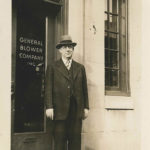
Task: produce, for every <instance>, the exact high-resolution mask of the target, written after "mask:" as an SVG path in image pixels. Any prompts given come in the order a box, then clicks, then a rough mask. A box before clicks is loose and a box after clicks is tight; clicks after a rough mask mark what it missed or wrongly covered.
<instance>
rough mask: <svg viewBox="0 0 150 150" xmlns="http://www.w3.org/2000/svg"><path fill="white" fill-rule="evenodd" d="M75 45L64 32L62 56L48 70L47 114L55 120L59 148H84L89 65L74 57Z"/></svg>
mask: <svg viewBox="0 0 150 150" xmlns="http://www.w3.org/2000/svg"><path fill="white" fill-rule="evenodd" d="M75 46H76V43H74V42H72V39H71V37H70V36H69V35H63V36H62V37H61V40H60V43H58V44H57V45H56V48H57V49H58V50H59V52H60V54H61V59H60V60H58V61H56V62H54V64H52V65H51V66H49V67H48V69H47V75H46V95H45V96H46V97H45V98H46V107H47V109H46V116H47V117H48V118H50V119H52V120H54V143H55V146H54V147H55V150H66V145H67V147H68V150H80V149H81V129H82V119H85V118H86V117H87V116H88V111H89V102H88V90H87V81H86V73H85V68H84V66H83V65H81V64H79V63H77V62H75V61H74V60H73V59H72V56H73V52H74V47H75Z"/></svg>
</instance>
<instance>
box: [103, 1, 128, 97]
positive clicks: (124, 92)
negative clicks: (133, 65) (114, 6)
mask: <svg viewBox="0 0 150 150" xmlns="http://www.w3.org/2000/svg"><path fill="white" fill-rule="evenodd" d="M108 1H109V0H107V7H108V5H109V3H108ZM118 1H119V0H118ZM123 1H125V18H124V19H125V35H122V27H121V26H122V18H121V17H123V16H122V14H121V12H120V10H122V5H121V7H120V4H118V24H119V26H118V28H119V30H118V32H119V34H118V36H119V37H118V38H119V39H117V40H118V43H117V44H119V47H118V48H119V63H118V64H119V67H120V68H119V69H120V73H119V81H118V82H119V83H118V85H119V88H116V87H115V88H114V87H111V86H106V85H105V95H108V96H130V95H131V94H130V85H129V42H128V40H129V39H128V17H129V16H128V0H122V2H123ZM104 14H111V13H110V12H106V11H105V12H104ZM112 14H113V13H112ZM116 32H117V31H116ZM105 33H106V29H105ZM123 36H125V45H123V44H122V43H123V42H122V41H123V40H122V38H124V37H123ZM104 37H105V36H104ZM123 46H124V47H123ZM104 49H105V48H104ZM105 69H106V67H105ZM105 78H106V77H105Z"/></svg>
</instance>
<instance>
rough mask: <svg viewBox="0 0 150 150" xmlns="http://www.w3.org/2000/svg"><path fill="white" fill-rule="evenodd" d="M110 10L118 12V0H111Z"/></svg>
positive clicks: (114, 12)
mask: <svg viewBox="0 0 150 150" xmlns="http://www.w3.org/2000/svg"><path fill="white" fill-rule="evenodd" d="M109 12H110V13H113V14H118V0H109Z"/></svg>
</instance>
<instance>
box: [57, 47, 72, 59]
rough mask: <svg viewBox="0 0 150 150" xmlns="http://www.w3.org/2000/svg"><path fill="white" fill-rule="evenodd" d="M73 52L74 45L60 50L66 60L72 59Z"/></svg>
mask: <svg viewBox="0 0 150 150" xmlns="http://www.w3.org/2000/svg"><path fill="white" fill-rule="evenodd" d="M73 50H74V47H73V46H72V45H64V46H62V47H61V48H60V49H59V52H60V53H61V55H62V57H63V58H64V59H70V58H72V55H73Z"/></svg>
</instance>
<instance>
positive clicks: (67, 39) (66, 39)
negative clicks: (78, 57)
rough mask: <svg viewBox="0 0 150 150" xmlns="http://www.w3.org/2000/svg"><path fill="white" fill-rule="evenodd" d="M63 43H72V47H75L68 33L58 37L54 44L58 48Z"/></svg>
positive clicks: (63, 44)
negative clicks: (56, 42) (58, 39)
mask: <svg viewBox="0 0 150 150" xmlns="http://www.w3.org/2000/svg"><path fill="white" fill-rule="evenodd" d="M65 45H72V46H73V47H75V46H76V45H77V43H75V42H72V38H71V36H70V35H62V36H61V38H60V42H59V43H58V44H57V45H56V48H57V49H59V48H61V47H62V46H65Z"/></svg>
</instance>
